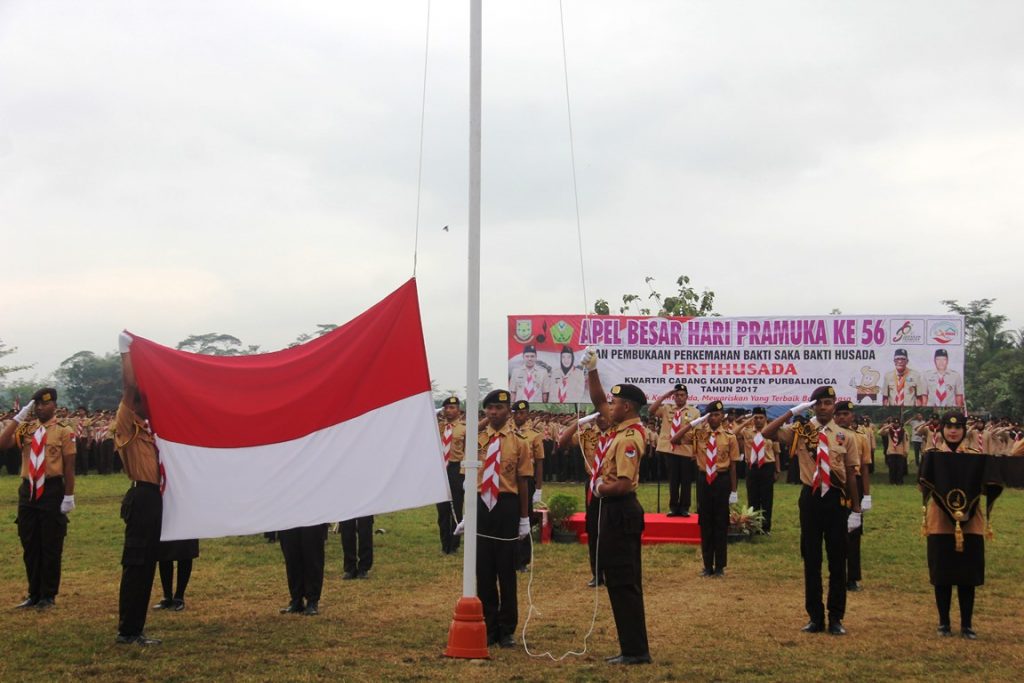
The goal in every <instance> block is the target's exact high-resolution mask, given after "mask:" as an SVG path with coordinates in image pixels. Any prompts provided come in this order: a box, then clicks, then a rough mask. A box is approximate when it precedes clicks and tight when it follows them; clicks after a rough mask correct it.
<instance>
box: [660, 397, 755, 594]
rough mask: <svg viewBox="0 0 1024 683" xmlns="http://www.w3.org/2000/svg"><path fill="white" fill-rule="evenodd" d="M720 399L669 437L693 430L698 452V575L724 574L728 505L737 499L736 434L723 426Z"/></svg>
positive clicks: (675, 439)
mask: <svg viewBox="0 0 1024 683" xmlns="http://www.w3.org/2000/svg"><path fill="white" fill-rule="evenodd" d="M724 421H725V413H724V412H723V406H722V402H721V401H712V402H711V403H709V404H707V405H706V406H704V416H703V417H701V418H699V419H696V420H693V421H692V422H688V423H686V424H685V425H683V428H682V429H681V430H680V431H679V433H678V434H676V435H675V436H674V437H672V440H673V442H676V443H677V442H680V441H682V440H683V439H685V438H687V434H688V433H689V432H690V431H693V433H694V436H693V437H691V438H693V442H694V444H695V449H696V453H697V470H698V472H700V473H701V476H702V477H703V478H702V479H698V480H697V481H698V482H699V483H698V485H697V504H698V505H699V506H700V514H699V517H698V522H699V523H700V553H701V557H702V558H703V560H704V570H703V571H702V572H701V574H700V575H701V576H704V577H707V576H713V577H716V578H721V577H723V576H725V566H726V564H727V561H728V550H727V548H728V537H727V535H728V533H729V506H730V505H732V504H733V503H735V502H737V496H736V461H738V460H739V459H740V449H739V445H738V444H737V442H736V436H735V435H734V434H733V433H732V432H730V431H729V430H727V429H726V428H725V424H724Z"/></svg>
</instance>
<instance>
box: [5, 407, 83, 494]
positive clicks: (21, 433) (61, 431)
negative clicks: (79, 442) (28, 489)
mask: <svg viewBox="0 0 1024 683" xmlns="http://www.w3.org/2000/svg"><path fill="white" fill-rule="evenodd" d="M40 424H41V423H40V422H39V420H32V421H26V422H22V423H21V425H19V426H18V428H17V429H16V430H15V431H14V439H15V442H16V443H17V444H18V445H19V446H20V447H21V477H22V479H28V478H29V476H30V475H29V470H28V464H29V459H28V458H29V455H31V453H32V435H33V434H35V432H36V430H37V429H39V426H40ZM43 426H45V427H46V478H47V479H50V478H51V477H63V476H64V456H65V455H74V454H75V452H76V451H75V430H74V429H72V428H71V427H69V426H68V425H67V423H65V422H63V421H61V420H58V419H57V418H56V417H55V418H53V419H52V420H50V421H49V422H47V423H46V424H45V425H43Z"/></svg>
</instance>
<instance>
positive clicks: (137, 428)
mask: <svg viewBox="0 0 1024 683" xmlns="http://www.w3.org/2000/svg"><path fill="white" fill-rule="evenodd" d="M131 343H132V338H131V336H130V335H128V334H126V333H124V332H122V333H121V335H120V336H119V337H118V348H119V350H120V352H121V375H122V381H123V385H124V393H123V394H122V396H121V403H120V405H119V406H118V407H117V416H116V417H115V418H114V427H113V429H112V432H113V434H114V440H115V446H116V447H117V453H118V455H119V456H120V458H121V462H122V463H123V464H124V472H125V474H127V475H128V478H129V479H130V480H131V486H130V487H129V489H128V491H127V492H126V493H125V494H124V500H122V501H121V519H123V520H124V549H123V550H122V552H121V588H120V594H119V599H118V624H117V642H118V643H121V644H125V645H127V644H137V645H159V644H160V641H159V640H156V639H155V638H150V637H148V636H146V634H145V632H144V629H145V627H146V612H147V610H148V609H149V597H150V594H151V593H152V590H153V576H154V574H156V563H157V558H158V552H159V548H160V527H161V522H162V519H163V509H164V508H163V499H162V497H161V491H160V458H159V455H158V453H157V448H156V442H155V440H154V439H153V433H152V431H151V430H150V428H149V421H148V419H147V416H148V411H147V409H146V401H145V397H144V396H143V395H142V394H141V393H140V392H139V388H138V385H137V384H136V381H135V371H134V369H133V367H132V359H131Z"/></svg>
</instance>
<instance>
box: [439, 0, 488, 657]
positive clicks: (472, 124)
mask: <svg viewBox="0 0 1024 683" xmlns="http://www.w3.org/2000/svg"><path fill="white" fill-rule="evenodd" d="M481 27H482V21H481V0H470V2H469V277H468V281H467V283H466V285H467V290H468V297H467V300H468V307H467V316H466V328H467V329H466V457H465V460H464V465H465V470H466V478H465V481H464V483H463V486H464V489H465V492H466V498H465V504H466V509H465V513H464V521H465V541H466V542H465V546H464V547H465V550H464V554H463V557H462V598H461V599H460V600H459V602H458V604H457V605H456V607H455V615H454V617H453V619H452V625H451V628H450V629H449V630H448V648H447V649H446V650H445V655H447V656H449V657H460V658H464V659H477V658H484V657H488V656H489V653H488V651H487V628H486V626H485V625H484V618H483V605H482V604H481V603H480V599H479V598H478V597H477V591H476V553H477V538H476V528H477V519H476V512H477V470H478V469H479V468H480V461H479V459H478V458H479V453H478V452H477V451H478V448H477V429H478V425H477V420H478V416H477V413H478V411H479V406H480V395H479V394H480V82H481V78H480V73H481V71H480V59H481V55H482V50H481V47H482V43H481Z"/></svg>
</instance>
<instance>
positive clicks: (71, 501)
mask: <svg viewBox="0 0 1024 683" xmlns="http://www.w3.org/2000/svg"><path fill="white" fill-rule="evenodd" d="M74 509H75V497H74V496H64V500H62V501H61V502H60V512H61V514H62V515H66V514H68V513H69V512H71V511H72V510H74Z"/></svg>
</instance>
